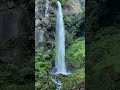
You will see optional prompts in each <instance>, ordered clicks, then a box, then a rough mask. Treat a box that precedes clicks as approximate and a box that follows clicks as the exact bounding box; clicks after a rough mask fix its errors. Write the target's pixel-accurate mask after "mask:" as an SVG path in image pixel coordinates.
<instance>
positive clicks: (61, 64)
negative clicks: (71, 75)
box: [55, 1, 67, 74]
mask: <svg viewBox="0 0 120 90" xmlns="http://www.w3.org/2000/svg"><path fill="white" fill-rule="evenodd" d="M57 5H58V9H57V12H56V14H57V18H56V61H55V68H56V69H57V74H67V70H66V65H65V30H64V21H63V14H62V7H61V3H60V2H59V1H58V2H57Z"/></svg>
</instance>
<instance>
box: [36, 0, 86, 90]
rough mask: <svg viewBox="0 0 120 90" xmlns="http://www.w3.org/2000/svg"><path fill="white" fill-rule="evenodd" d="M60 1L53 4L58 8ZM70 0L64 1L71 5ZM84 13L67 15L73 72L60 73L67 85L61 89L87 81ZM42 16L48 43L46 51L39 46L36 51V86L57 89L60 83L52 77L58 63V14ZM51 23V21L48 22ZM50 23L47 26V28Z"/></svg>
mask: <svg viewBox="0 0 120 90" xmlns="http://www.w3.org/2000/svg"><path fill="white" fill-rule="evenodd" d="M56 1H57V0H52V2H51V5H52V6H51V7H52V8H55V5H56ZM68 1H70V0H60V2H61V3H62V6H63V7H64V6H67V5H68V4H70V3H68ZM84 17H85V15H84V12H83V13H81V12H80V13H77V14H69V15H68V14H64V24H65V38H66V40H65V41H66V42H65V46H66V54H65V59H66V64H67V68H68V70H70V71H71V72H72V74H70V75H68V76H64V75H60V76H58V77H57V78H58V79H60V80H61V81H62V82H63V84H64V86H63V88H62V89H61V90H70V89H72V88H77V87H78V86H80V84H81V83H82V82H84V80H85V62H84V60H85V35H84V34H85V32H84ZM46 19H47V18H45V17H42V19H41V22H43V23H41V24H42V29H43V28H46V41H45V42H46V43H45V44H44V46H43V48H44V50H40V49H36V54H35V71H36V73H35V80H36V84H35V87H36V89H37V90H55V89H56V85H55V84H54V83H53V82H52V80H51V75H49V71H50V70H51V69H52V68H53V67H54V63H55V37H54V34H55V21H56V17H55V15H52V16H50V20H48V21H47V20H46ZM46 22H47V23H46ZM44 23H46V24H47V27H46V24H44Z"/></svg>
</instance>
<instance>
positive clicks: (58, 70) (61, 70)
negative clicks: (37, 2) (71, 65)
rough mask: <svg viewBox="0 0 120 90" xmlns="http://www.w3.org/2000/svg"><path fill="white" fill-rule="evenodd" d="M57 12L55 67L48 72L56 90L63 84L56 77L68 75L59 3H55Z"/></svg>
mask: <svg viewBox="0 0 120 90" xmlns="http://www.w3.org/2000/svg"><path fill="white" fill-rule="evenodd" d="M57 7H58V8H57V11H56V36H55V39H56V40H55V41H56V60H55V67H54V68H53V69H52V71H51V72H50V74H51V75H55V77H54V78H52V79H51V80H52V81H53V82H54V83H55V84H56V86H57V88H56V90H60V89H61V88H62V87H63V83H62V82H61V81H60V80H58V79H56V77H57V75H61V74H62V75H68V74H70V73H69V72H68V71H67V68H66V64H65V29H64V21H63V13H62V6H61V3H60V2H59V1H57Z"/></svg>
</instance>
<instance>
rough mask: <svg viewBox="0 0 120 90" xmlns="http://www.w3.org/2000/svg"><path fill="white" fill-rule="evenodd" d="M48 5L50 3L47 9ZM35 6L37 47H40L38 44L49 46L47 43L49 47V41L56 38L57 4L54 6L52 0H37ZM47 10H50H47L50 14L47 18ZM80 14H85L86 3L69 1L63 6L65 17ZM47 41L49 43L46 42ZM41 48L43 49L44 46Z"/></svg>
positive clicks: (77, 0)
mask: <svg viewBox="0 0 120 90" xmlns="http://www.w3.org/2000/svg"><path fill="white" fill-rule="evenodd" d="M48 1H49V2H48ZM46 3H48V4H47V5H48V6H47V7H46ZM35 5H36V6H35V13H36V14H35V19H36V21H35V27H36V28H35V30H36V32H35V34H36V47H38V43H44V45H45V44H47V41H48V45H49V44H50V43H49V39H50V40H51V39H52V38H54V31H55V13H56V12H55V10H56V7H55V4H54V5H53V1H52V0H36V1H35ZM46 9H48V10H47V11H48V14H49V15H48V17H46V16H45V13H46ZM80 12H84V3H83V1H82V0H68V1H67V2H66V4H65V5H63V14H64V15H69V16H72V15H77V14H79V13H80ZM46 34H47V35H46ZM39 36H41V37H39ZM50 37H52V38H50ZM43 38H44V40H43ZM46 39H47V41H45V40H46ZM41 40H43V41H41ZM45 42H46V43H45ZM50 45H51V44H50ZM39 46H41V47H42V45H39Z"/></svg>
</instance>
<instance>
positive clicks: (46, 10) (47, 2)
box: [45, 0, 49, 17]
mask: <svg viewBox="0 0 120 90" xmlns="http://www.w3.org/2000/svg"><path fill="white" fill-rule="evenodd" d="M45 7H46V9H45V16H46V17H48V16H49V14H48V8H49V0H46V5H45Z"/></svg>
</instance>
